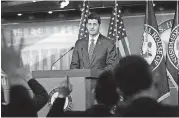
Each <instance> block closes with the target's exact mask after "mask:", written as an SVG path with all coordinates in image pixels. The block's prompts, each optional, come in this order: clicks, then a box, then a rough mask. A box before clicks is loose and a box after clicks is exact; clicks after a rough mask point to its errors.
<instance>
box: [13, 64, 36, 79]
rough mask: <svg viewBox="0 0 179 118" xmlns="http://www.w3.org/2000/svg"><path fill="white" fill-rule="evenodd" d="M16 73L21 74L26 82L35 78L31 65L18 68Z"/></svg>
mask: <svg viewBox="0 0 179 118" xmlns="http://www.w3.org/2000/svg"><path fill="white" fill-rule="evenodd" d="M16 74H17V75H19V77H20V78H22V79H23V80H25V81H26V82H28V81H29V80H30V79H32V78H33V77H32V72H31V71H30V67H29V65H25V66H24V67H21V68H18V69H17V71H16Z"/></svg>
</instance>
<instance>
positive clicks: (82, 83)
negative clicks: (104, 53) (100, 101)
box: [32, 69, 102, 116]
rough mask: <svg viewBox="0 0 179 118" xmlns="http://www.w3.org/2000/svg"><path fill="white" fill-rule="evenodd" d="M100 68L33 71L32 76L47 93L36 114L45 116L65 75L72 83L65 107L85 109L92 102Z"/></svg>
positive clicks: (76, 109)
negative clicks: (45, 101) (42, 105)
mask: <svg viewBox="0 0 179 118" xmlns="http://www.w3.org/2000/svg"><path fill="white" fill-rule="evenodd" d="M101 72H102V71H101V70H90V69H71V70H46V71H44V70H43V71H33V72H32V76H33V77H34V78H36V80H37V81H38V82H39V83H40V84H41V85H42V86H43V87H44V88H45V89H46V91H47V92H48V94H49V97H50V98H49V101H48V103H47V104H46V105H45V106H44V108H42V109H41V110H40V111H39V113H38V116H46V115H47V113H48V111H49V109H50V105H51V104H52V102H53V101H54V99H55V97H56V96H57V91H58V90H59V89H58V87H60V83H61V82H63V81H66V79H67V76H68V77H69V82H70V84H72V86H73V87H72V88H73V89H72V92H71V94H70V95H69V96H68V97H67V99H66V102H65V108H68V107H71V110H74V111H85V110H86V109H88V108H90V107H91V106H92V105H93V104H94V101H95V99H94V89H95V85H96V80H97V77H98V76H99V74H100V73H101Z"/></svg>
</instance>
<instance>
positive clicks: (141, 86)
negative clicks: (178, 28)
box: [114, 55, 179, 117]
mask: <svg viewBox="0 0 179 118" xmlns="http://www.w3.org/2000/svg"><path fill="white" fill-rule="evenodd" d="M114 75H115V80H116V84H117V86H118V87H119V89H120V90H121V91H122V93H123V95H124V100H125V102H126V107H123V108H120V106H118V108H117V113H116V116H118V113H120V115H121V114H122V116H126V117H140V116H141V117H158V116H159V117H166V116H167V117H170V116H179V114H178V113H179V109H178V107H177V106H168V105H163V104H161V103H158V102H157V96H158V90H157V87H158V84H160V83H158V81H154V80H153V78H152V70H151V68H150V66H149V64H148V63H147V62H146V61H145V59H143V58H142V57H140V56H137V55H132V56H127V57H124V58H122V59H121V60H120V61H119V64H118V65H117V67H116V68H115V71H114Z"/></svg>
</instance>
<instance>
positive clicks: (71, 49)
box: [50, 47, 74, 70]
mask: <svg viewBox="0 0 179 118" xmlns="http://www.w3.org/2000/svg"><path fill="white" fill-rule="evenodd" d="M73 48H74V47H72V48H71V49H70V50H68V51H67V52H66V53H65V54H63V55H62V56H61V57H60V58H59V59H57V60H56V61H55V62H54V63H53V64H52V66H51V68H50V70H52V68H53V66H54V65H55V64H56V62H57V61H59V60H60V59H62V58H63V57H64V56H65V55H66V54H67V53H68V52H70V51H71V50H73Z"/></svg>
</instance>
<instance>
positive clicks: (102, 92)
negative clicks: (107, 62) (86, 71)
mask: <svg viewBox="0 0 179 118" xmlns="http://www.w3.org/2000/svg"><path fill="white" fill-rule="evenodd" d="M95 97H96V100H97V102H98V103H102V104H105V105H106V106H108V107H110V106H113V105H115V104H116V103H117V101H118V99H119V96H118V93H117V90H116V85H115V81H114V78H113V73H112V72H111V71H104V72H103V73H102V74H101V75H100V76H99V78H98V80H97V84H96V88H95Z"/></svg>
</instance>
